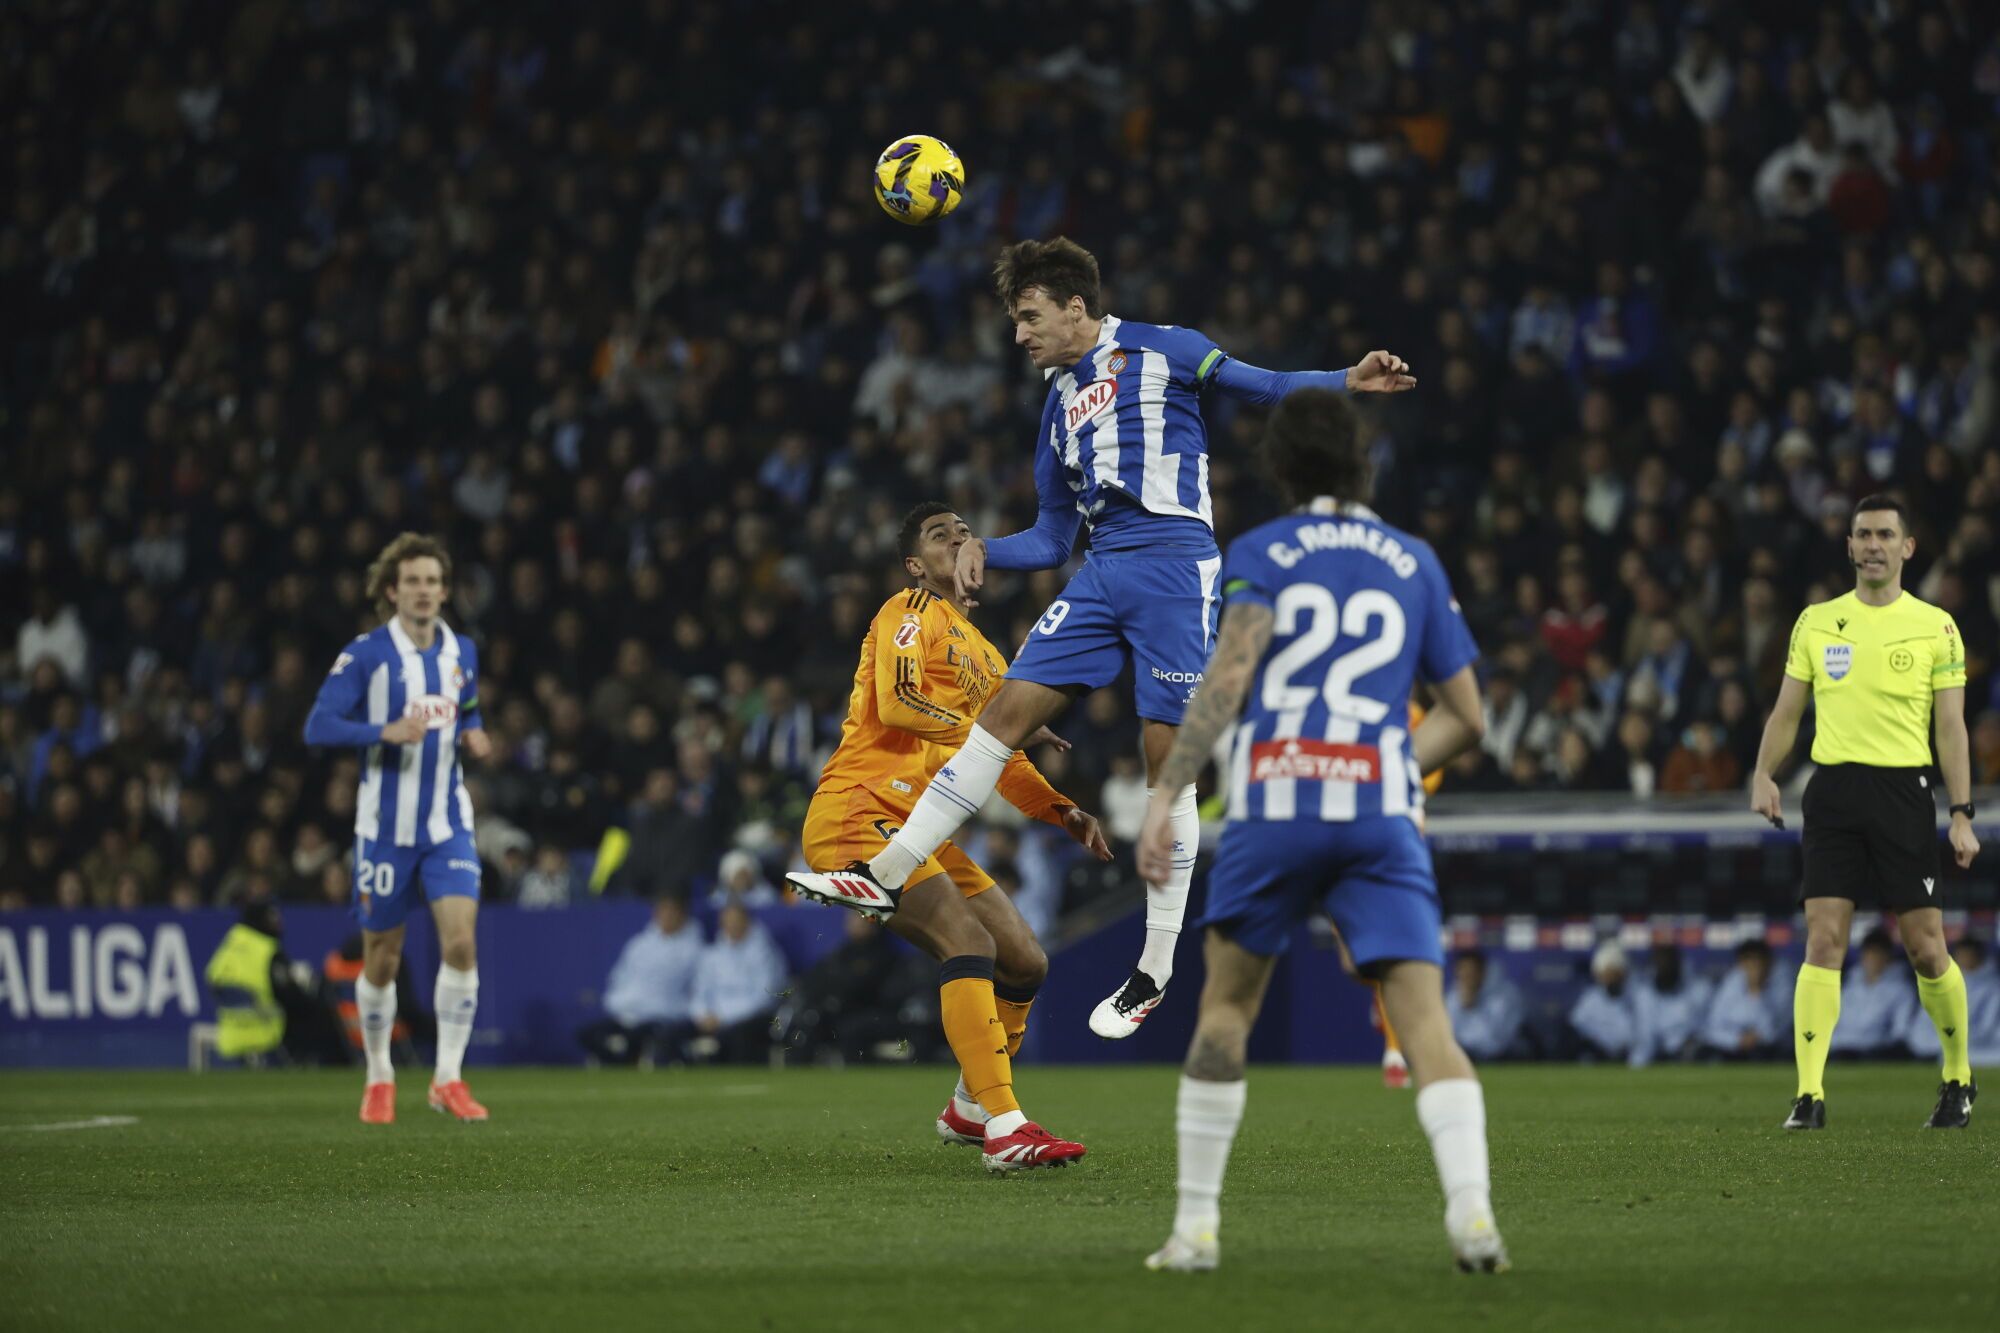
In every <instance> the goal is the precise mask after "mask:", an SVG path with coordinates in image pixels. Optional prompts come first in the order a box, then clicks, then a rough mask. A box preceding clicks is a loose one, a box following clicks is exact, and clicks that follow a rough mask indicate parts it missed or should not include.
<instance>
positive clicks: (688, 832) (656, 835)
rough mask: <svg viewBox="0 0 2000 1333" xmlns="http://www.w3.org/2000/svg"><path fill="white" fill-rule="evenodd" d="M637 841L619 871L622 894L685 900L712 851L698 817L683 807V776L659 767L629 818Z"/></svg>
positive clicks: (653, 772)
mask: <svg viewBox="0 0 2000 1333" xmlns="http://www.w3.org/2000/svg"><path fill="white" fill-rule="evenodd" d="M629 823H630V826H631V835H632V842H631V847H630V850H628V851H627V852H626V854H625V862H624V865H623V866H622V867H621V869H620V870H619V872H618V876H617V882H618V884H619V886H620V888H621V891H623V892H625V893H631V894H637V895H639V896H640V897H660V896H663V895H664V896H684V895H685V894H686V893H687V892H688V890H689V889H690V887H691V886H692V885H693V883H694V878H695V874H696V871H695V867H696V866H697V865H698V864H700V862H699V861H698V859H697V858H698V857H700V856H701V855H702V854H703V852H704V851H705V849H706V848H707V846H708V843H709V839H708V838H707V836H706V835H705V834H704V833H703V831H702V828H701V825H700V823H699V821H697V820H696V818H695V817H694V816H693V815H691V814H689V813H688V812H687V811H686V810H685V809H683V808H682V806H681V803H680V775H679V774H677V773H676V772H675V771H674V770H673V769H671V768H656V769H654V770H653V771H652V772H651V773H649V774H647V775H646V787H645V790H644V791H643V792H641V793H640V796H639V799H638V801H637V802H636V803H635V804H634V805H633V807H632V812H631V815H630V817H629Z"/></svg>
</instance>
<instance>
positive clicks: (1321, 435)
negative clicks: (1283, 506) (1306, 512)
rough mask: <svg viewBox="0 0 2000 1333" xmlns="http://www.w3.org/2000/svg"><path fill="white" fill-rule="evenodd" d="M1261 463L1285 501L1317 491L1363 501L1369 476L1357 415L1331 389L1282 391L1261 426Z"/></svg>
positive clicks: (1300, 501) (1299, 501) (1301, 499)
mask: <svg viewBox="0 0 2000 1333" xmlns="http://www.w3.org/2000/svg"><path fill="white" fill-rule="evenodd" d="M1263 458H1264V468H1265V471H1267V472H1268V473H1269V474H1270V477H1271V480H1272V481H1273V482H1274V483H1276V485H1277V487H1278V491H1279V493H1280V494H1282V495H1283V496H1284V498H1285V502H1286V503H1287V504H1293V505H1300V504H1304V503H1305V502H1306V501H1308V500H1310V499H1312V498H1313V497H1315V496H1319V495H1330V496H1332V497H1333V498H1334V499H1336V500H1345V501H1354V502H1365V501H1366V500H1367V499H1368V492H1369V487H1370V485H1371V483H1372V482H1373V480H1374V477H1373V473H1372V470H1371V469H1370V468H1369V466H1368V457H1367V454H1366V452H1365V449H1364V446H1363V443H1362V439H1361V421H1360V418H1358V417H1357V416H1355V414H1354V409H1353V407H1351V406H1350V405H1349V404H1348V401H1347V395H1345V394H1342V393H1335V392H1334V391H1333V390H1331V389H1299V390H1297V391H1295V392H1293V393H1290V394H1287V395H1286V396H1285V400H1284V401H1283V402H1281V403H1279V404H1278V407H1277V410H1276V411H1274V412H1272V413H1271V420H1270V421H1269V422H1268V423H1267V424H1266V425H1265V427H1264V445H1263Z"/></svg>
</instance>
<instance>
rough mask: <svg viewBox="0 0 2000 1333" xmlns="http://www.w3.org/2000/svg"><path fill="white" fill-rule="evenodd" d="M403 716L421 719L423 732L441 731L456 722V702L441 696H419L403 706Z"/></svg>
mask: <svg viewBox="0 0 2000 1333" xmlns="http://www.w3.org/2000/svg"><path fill="white" fill-rule="evenodd" d="M403 716H404V717H417V718H422V719H423V722H424V730H425V731H443V730H444V729H445V728H446V727H448V726H450V725H451V724H452V723H454V722H456V721H458V702H457V700H455V699H447V698H446V697H445V696H444V695H442V694H420V695H418V696H417V697H416V698H414V699H412V700H410V702H409V703H407V704H405V705H404V706H403Z"/></svg>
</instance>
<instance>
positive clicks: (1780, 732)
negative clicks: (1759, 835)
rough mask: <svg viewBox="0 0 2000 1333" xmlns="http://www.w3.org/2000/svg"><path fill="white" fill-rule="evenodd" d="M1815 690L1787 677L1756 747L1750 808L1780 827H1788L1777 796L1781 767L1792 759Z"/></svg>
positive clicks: (1780, 801) (1796, 679)
mask: <svg viewBox="0 0 2000 1333" xmlns="http://www.w3.org/2000/svg"><path fill="white" fill-rule="evenodd" d="M1811 694H1812V687H1811V686H1810V685H1808V684H1807V683H1806V682H1805V681H1802V680H1800V679H1799V678H1798V677H1797V676H1792V675H1787V676H1786V677H1785V683H1784V684H1783V685H1782V686H1780V687H1779V689H1778V701H1777V702H1776V703H1775V704H1772V705H1771V716H1770V717H1769V718H1768V719H1767V720H1766V721H1765V723H1764V739H1763V740H1762V741H1760V742H1759V743H1758V745H1757V767H1756V768H1755V769H1753V770H1752V771H1751V774H1750V808H1751V809H1752V810H1754V811H1755V812H1756V813H1758V814H1760V815H1762V816H1764V818H1766V819H1768V820H1770V821H1771V822H1772V823H1773V824H1776V825H1777V826H1778V827H1779V828H1783V827H1784V826H1785V822H1784V821H1785V811H1784V802H1783V800H1782V798H1781V797H1780V796H1779V794H1778V780H1777V776H1776V775H1777V772H1778V766H1779V765H1780V764H1782V763H1784V762H1785V760H1786V759H1788V758H1790V757H1791V753H1792V743H1793V742H1794V741H1796V740H1798V738H1799V719H1800V718H1802V717H1804V716H1805V712H1806V700H1807V699H1808V698H1809V697H1811Z"/></svg>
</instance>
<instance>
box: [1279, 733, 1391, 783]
mask: <svg viewBox="0 0 2000 1333" xmlns="http://www.w3.org/2000/svg"><path fill="white" fill-rule="evenodd" d="M1280 778H1302V779H1304V780H1305V781H1307V782H1380V781H1381V780H1382V752H1381V751H1380V750H1377V749H1376V748H1375V747H1374V746H1372V745H1346V744H1341V743H1339V742H1336V741H1304V740H1290V741H1258V742H1257V743H1256V744H1255V745H1253V746H1251V747H1250V780H1251V781H1252V782H1275V781H1277V780H1278V779H1280Z"/></svg>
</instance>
